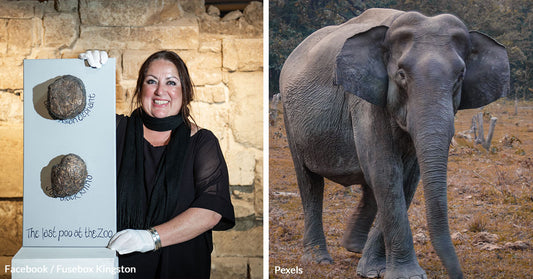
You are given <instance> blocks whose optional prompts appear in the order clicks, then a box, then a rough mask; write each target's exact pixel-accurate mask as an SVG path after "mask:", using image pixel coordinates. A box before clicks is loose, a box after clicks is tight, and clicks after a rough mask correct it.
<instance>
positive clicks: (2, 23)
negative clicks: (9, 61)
mask: <svg viewBox="0 0 533 279" xmlns="http://www.w3.org/2000/svg"><path fill="white" fill-rule="evenodd" d="M7 38H8V36H7V20H6V19H0V58H1V57H3V55H4V54H5V53H6V51H7Z"/></svg>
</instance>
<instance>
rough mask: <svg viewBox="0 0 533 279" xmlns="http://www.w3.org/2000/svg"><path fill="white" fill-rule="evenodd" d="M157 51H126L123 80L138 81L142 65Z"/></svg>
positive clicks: (123, 60) (123, 55) (123, 58)
mask: <svg viewBox="0 0 533 279" xmlns="http://www.w3.org/2000/svg"><path fill="white" fill-rule="evenodd" d="M154 52H155V51H147V50H125V51H124V54H122V79H126V80H137V77H138V75H139V69H140V68H141V66H142V64H143V63H144V61H145V60H146V58H148V56H150V55H152V53H154Z"/></svg>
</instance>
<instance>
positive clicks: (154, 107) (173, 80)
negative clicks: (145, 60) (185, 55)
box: [141, 59, 182, 118]
mask: <svg viewBox="0 0 533 279" xmlns="http://www.w3.org/2000/svg"><path fill="white" fill-rule="evenodd" d="M141 96H142V98H141V104H142V107H143V109H144V111H145V112H146V113H147V114H148V115H150V116H152V117H156V118H163V117H167V116H172V115H176V114H178V113H179V112H180V110H181V104H182V92H181V82H180V79H179V74H178V69H177V68H176V66H175V65H174V64H173V63H172V62H170V61H168V60H164V59H158V60H154V61H152V63H150V66H148V71H147V72H146V77H145V78H144V81H143V85H142V88H141Z"/></svg>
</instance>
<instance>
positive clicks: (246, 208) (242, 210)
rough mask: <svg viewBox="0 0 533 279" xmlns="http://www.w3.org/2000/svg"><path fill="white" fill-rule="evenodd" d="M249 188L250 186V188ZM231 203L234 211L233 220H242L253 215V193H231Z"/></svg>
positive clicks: (236, 191) (235, 191)
mask: <svg viewBox="0 0 533 279" xmlns="http://www.w3.org/2000/svg"><path fill="white" fill-rule="evenodd" d="M250 187H251V186H250ZM231 203H232V204H233V209H234V211H235V218H244V217H249V216H253V215H255V209H254V193H253V192H252V193H246V192H243V191H238V190H234V191H232V193H231Z"/></svg>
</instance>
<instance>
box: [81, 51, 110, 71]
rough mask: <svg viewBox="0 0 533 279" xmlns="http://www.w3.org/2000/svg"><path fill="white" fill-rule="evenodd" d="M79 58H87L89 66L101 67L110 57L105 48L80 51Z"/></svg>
mask: <svg viewBox="0 0 533 279" xmlns="http://www.w3.org/2000/svg"><path fill="white" fill-rule="evenodd" d="M78 58H80V59H83V60H87V63H89V66H91V67H93V68H100V67H102V65H104V64H105V63H107V59H108V58H109V57H108V56H107V52H105V51H104V50H88V51H86V52H84V53H80V55H79V56H78Z"/></svg>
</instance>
